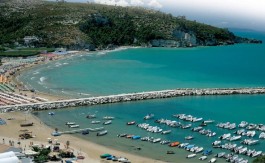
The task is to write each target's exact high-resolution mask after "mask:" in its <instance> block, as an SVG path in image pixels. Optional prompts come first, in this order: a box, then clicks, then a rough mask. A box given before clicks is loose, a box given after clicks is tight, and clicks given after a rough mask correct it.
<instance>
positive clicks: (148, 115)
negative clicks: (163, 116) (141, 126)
mask: <svg viewBox="0 0 265 163" xmlns="http://www.w3.org/2000/svg"><path fill="white" fill-rule="evenodd" d="M154 116H155V115H154V114H147V115H146V116H144V120H148V119H152V118H154Z"/></svg>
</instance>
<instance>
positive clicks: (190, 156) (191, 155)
mask: <svg viewBox="0 0 265 163" xmlns="http://www.w3.org/2000/svg"><path fill="white" fill-rule="evenodd" d="M193 157H196V154H195V153H193V154H189V155H188V156H187V157H186V158H193Z"/></svg>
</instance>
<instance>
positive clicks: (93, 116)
mask: <svg viewBox="0 0 265 163" xmlns="http://www.w3.org/2000/svg"><path fill="white" fill-rule="evenodd" d="M86 118H88V119H93V118H96V115H95V114H88V115H87V116H86Z"/></svg>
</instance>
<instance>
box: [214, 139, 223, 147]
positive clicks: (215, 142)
mask: <svg viewBox="0 0 265 163" xmlns="http://www.w3.org/2000/svg"><path fill="white" fill-rule="evenodd" d="M220 144H221V141H219V140H216V141H214V142H213V143H212V145H214V146H216V145H220Z"/></svg>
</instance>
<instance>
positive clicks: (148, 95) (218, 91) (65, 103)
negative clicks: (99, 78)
mask: <svg viewBox="0 0 265 163" xmlns="http://www.w3.org/2000/svg"><path fill="white" fill-rule="evenodd" d="M236 94H242V95H243V94H248V95H250V94H265V87H259V88H207V89H206V88H205V89H192V88H187V89H173V90H162V91H150V92H140V93H127V94H118V95H108V96H98V97H89V98H78V99H69V100H60V101H50V102H39V103H31V104H17V105H7V106H0V112H10V111H28V110H30V111H40V110H50V109H60V108H67V107H77V106H89V105H99V104H108V103H118V102H128V101H139V100H149V99H159V98H171V97H179V96H206V95H236Z"/></svg>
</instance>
